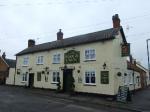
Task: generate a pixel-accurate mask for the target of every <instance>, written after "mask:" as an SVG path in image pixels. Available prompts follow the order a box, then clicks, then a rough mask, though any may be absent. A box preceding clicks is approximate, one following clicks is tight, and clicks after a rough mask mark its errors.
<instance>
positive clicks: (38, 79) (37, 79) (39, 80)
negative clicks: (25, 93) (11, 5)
mask: <svg viewBox="0 0 150 112" xmlns="http://www.w3.org/2000/svg"><path fill="white" fill-rule="evenodd" d="M39 74H40V80H39V77H38V75H39ZM36 80H37V82H41V81H42V72H37V79H36Z"/></svg>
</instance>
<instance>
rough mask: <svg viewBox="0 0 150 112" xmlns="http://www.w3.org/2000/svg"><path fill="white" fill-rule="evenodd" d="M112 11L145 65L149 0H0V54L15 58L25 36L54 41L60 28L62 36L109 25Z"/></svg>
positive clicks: (69, 35) (78, 33)
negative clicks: (3, 53) (119, 20)
mask: <svg viewBox="0 0 150 112" xmlns="http://www.w3.org/2000/svg"><path fill="white" fill-rule="evenodd" d="M143 1H144V2H143ZM116 13H117V14H119V16H120V19H121V25H122V26H123V28H124V32H125V35H126V38H127V41H128V42H129V43H131V53H132V55H133V57H134V58H136V59H137V61H140V62H141V63H142V64H143V65H144V66H146V67H147V54H146V53H147V52H146V39H148V38H150V21H149V20H150V0H0V49H1V54H2V52H4V51H5V52H6V55H7V57H8V58H13V59H15V56H14V55H15V54H16V53H18V52H19V51H21V50H23V49H24V48H26V47H27V41H28V39H35V40H36V44H40V43H44V42H50V41H54V40H56V32H57V31H58V29H60V28H61V29H62V31H63V33H64V38H67V37H71V36H75V35H80V34H85V33H90V32H95V31H100V30H103V29H108V28H111V27H112V15H114V14H116Z"/></svg>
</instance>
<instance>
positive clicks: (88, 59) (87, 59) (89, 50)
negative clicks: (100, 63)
mask: <svg viewBox="0 0 150 112" xmlns="http://www.w3.org/2000/svg"><path fill="white" fill-rule="evenodd" d="M92 50H93V51H94V54H91V53H90V52H91V51H92ZM87 51H88V52H89V54H88V58H87V57H86V52H87ZM91 55H94V58H91ZM84 59H85V61H95V60H96V49H94V48H88V49H85V50H84Z"/></svg>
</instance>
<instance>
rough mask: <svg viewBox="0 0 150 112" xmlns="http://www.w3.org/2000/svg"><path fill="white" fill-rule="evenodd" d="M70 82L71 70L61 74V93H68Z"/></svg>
mask: <svg viewBox="0 0 150 112" xmlns="http://www.w3.org/2000/svg"><path fill="white" fill-rule="evenodd" d="M71 81H72V69H66V70H64V72H63V91H64V92H70V90H71V83H72V82H71Z"/></svg>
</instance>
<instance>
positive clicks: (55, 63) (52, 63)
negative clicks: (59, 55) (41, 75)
mask: <svg viewBox="0 0 150 112" xmlns="http://www.w3.org/2000/svg"><path fill="white" fill-rule="evenodd" d="M52 64H60V63H52Z"/></svg>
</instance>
